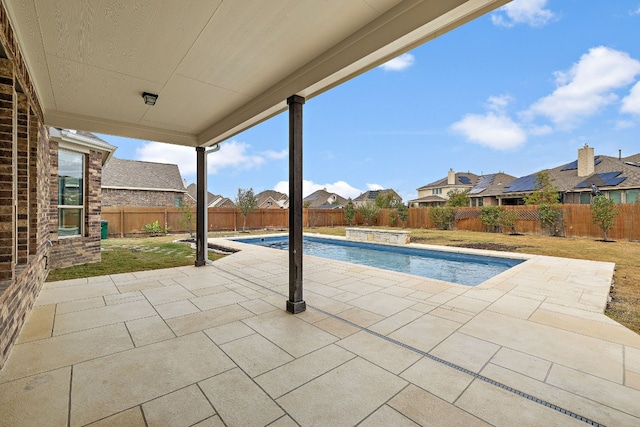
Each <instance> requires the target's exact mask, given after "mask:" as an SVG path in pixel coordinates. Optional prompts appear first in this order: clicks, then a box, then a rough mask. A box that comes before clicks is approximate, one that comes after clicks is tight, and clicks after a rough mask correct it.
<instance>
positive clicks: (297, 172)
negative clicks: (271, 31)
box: [287, 95, 307, 314]
mask: <svg viewBox="0 0 640 427" xmlns="http://www.w3.org/2000/svg"><path fill="white" fill-rule="evenodd" d="M287 104H288V105H289V300H288V301H287V311H288V312H290V313H293V314H296V313H301V312H303V311H305V310H306V308H307V306H306V304H305V302H304V300H303V299H302V105H303V104H304V98H303V97H301V96H298V95H293V96H291V97H289V98H288V99H287Z"/></svg>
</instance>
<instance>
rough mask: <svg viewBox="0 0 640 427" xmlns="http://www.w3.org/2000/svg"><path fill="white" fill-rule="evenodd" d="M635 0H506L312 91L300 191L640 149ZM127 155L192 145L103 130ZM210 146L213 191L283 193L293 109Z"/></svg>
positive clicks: (408, 187)
mask: <svg viewBox="0 0 640 427" xmlns="http://www.w3.org/2000/svg"><path fill="white" fill-rule="evenodd" d="M639 40H640V0H615V1H611V0H589V1H584V0H514V1H513V2H511V3H509V4H507V5H506V6H505V7H503V8H501V9H498V10H497V11H496V12H493V13H490V14H488V15H485V16H483V17H481V18H479V19H476V20H474V21H472V22H470V23H468V24H466V25H464V26H462V27H460V28H457V29H455V30H453V31H452V32H449V33H447V34H445V35H443V36H441V37H439V38H437V39H435V40H433V41H431V42H429V43H427V44H425V45H423V46H421V47H419V48H417V49H414V50H413V51H411V52H409V53H408V54H405V55H402V56H401V57H399V58H396V59H395V60H393V61H391V62H390V63H388V64H385V65H384V66H382V67H378V68H376V69H373V70H371V71H369V72H368V73H366V74H363V75H361V76H360V77H357V78H355V79H353V80H351V81H349V82H347V83H345V84H343V85H341V86H339V87H337V88H335V89H332V90H330V91H329V92H326V93H324V94H322V95H320V96H318V97H315V98H312V99H310V100H308V101H307V103H306V104H305V106H304V166H303V175H304V180H305V183H304V184H305V185H304V195H305V196H306V195H307V194H310V193H311V192H313V191H315V190H317V189H320V188H326V189H327V190H329V191H333V192H337V193H338V194H341V195H342V196H344V197H357V196H358V195H359V194H360V192H362V191H366V190H368V189H379V188H393V189H395V190H396V191H397V192H398V193H399V194H400V195H401V196H402V197H403V199H404V200H405V201H407V200H410V199H412V198H415V197H417V191H416V189H417V188H418V187H420V186H422V185H425V184H427V183H430V182H432V181H435V180H437V179H440V178H443V177H445V176H446V174H447V171H448V170H449V168H453V169H454V170H455V171H457V172H461V171H470V172H473V173H476V174H488V173H495V172H505V173H508V174H511V175H514V176H518V177H519V176H523V175H528V174H530V173H533V172H536V171H538V170H541V169H545V168H549V167H555V166H558V165H561V164H563V163H568V162H570V161H573V160H575V159H576V158H577V150H578V148H580V147H582V146H583V145H584V144H585V143H588V144H589V145H590V146H592V147H594V148H595V153H596V155H598V154H600V155H609V156H617V155H618V150H622V155H623V156H628V155H631V154H635V153H638V152H640V43H639V42H638V41H639ZM100 136H101V137H102V138H103V139H105V140H106V141H108V142H110V143H112V144H114V145H116V146H117V147H118V149H117V151H116V153H115V156H116V157H118V158H122V159H134V160H145V161H153V162H162V163H177V164H178V166H179V167H180V171H181V173H182V176H183V178H184V179H186V180H187V181H188V182H194V181H195V169H196V162H195V150H194V149H193V148H185V147H178V146H172V145H167V144H161V143H157V142H151V141H140V140H132V139H125V138H119V137H113V136H109V135H100ZM221 147H222V148H221V150H220V151H218V152H217V153H213V154H210V155H209V157H208V159H209V170H208V177H209V179H208V186H209V191H210V192H212V193H215V194H222V195H224V196H227V197H230V198H232V199H233V198H234V197H235V195H236V193H237V189H238V188H249V187H251V188H253V189H254V191H255V192H259V191H262V190H269V189H276V190H279V191H282V192H284V193H286V192H287V191H288V185H287V179H288V152H287V151H288V150H287V147H288V117H287V114H286V113H284V114H281V115H279V116H276V117H274V118H272V119H271V120H269V121H267V122H264V123H262V124H260V125H258V126H255V127H253V128H251V129H249V130H247V131H245V132H243V133H241V134H239V135H236V136H235V137H233V138H232V139H230V140H228V141H226V142H224V143H223V144H222V146H221Z"/></svg>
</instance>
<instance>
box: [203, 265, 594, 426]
mask: <svg viewBox="0 0 640 427" xmlns="http://www.w3.org/2000/svg"><path fill="white" fill-rule="evenodd" d="M216 268H219V267H217V266H216ZM220 270H222V271H224V272H225V273H227V274H231V275H233V276H235V277H237V278H239V279H242V280H245V281H247V282H250V283H252V284H254V285H256V286H259V287H261V288H262V289H266V290H268V291H271V292H273V293H274V294H276V295H280V296H282V297H284V298H287V296H286V295H285V294H282V293H280V292H277V291H274V290H273V289H271V288H268V287H266V286H263V285H261V284H260V283H256V282H254V281H252V280H249V279H246V278H244V277H240V276H238V275H237V274H235V273H232V272H230V271H227V270H223V269H222V268H220ZM307 307H310V308H313V309H314V310H316V311H318V312H320V313H322V314H324V315H326V316H329V317H331V318H333V319H336V320H339V321H341V322H343V323H346V324H348V325H350V326H353V327H354V328H356V329H359V330H361V331H364V332H367V333H369V334H371V335H374V336H376V337H378V338H381V339H383V340H385V341H387V342H390V343H392V344H395V345H398V346H400V347H403V348H406V349H407V350H410V351H412V352H414V353H417V354H419V355H421V356H424V357H427V358H429V359H431V360H433V361H435V362H438V363H441V364H443V365H446V366H448V367H450V368H453V369H455V370H457V371H460V372H463V373H465V374H467V375H470V376H472V377H473V378H476V379H478V380H480V381H484V382H486V383H488V384H491V385H493V386H496V387H499V388H501V389H503V390H505V391H508V392H509V393H513V394H515V395H518V396H520V397H523V398H525V399H527V400H530V401H532V402H535V403H538V404H540V405H542V406H545V407H547V408H549V409H553V410H554V411H557V412H560V413H561V414H564V415H567V416H569V417H571V418H574V419H576V420H578V421H582V422H584V423H585V424H587V425H590V426H596V427H605V425H604V424H600V423H598V422H596V421H593V420H592V419H589V418H587V417H584V416H582V415H580V414H576V413H575V412H572V411H569V410H568V409H564V408H562V407H560V406H558V405H554V404H553V403H550V402H547V401H546V400H543V399H539V398H537V397H535V396H532V395H530V394H529V393H525V392H523V391H520V390H518V389H515V388H513V387H510V386H508V385H506V384H503V383H501V382H499V381H495V380H492V379H491V378H489V377H485V376H484V375H481V374H478V373H476V372H473V371H471V370H469V369H467V368H464V367H462V366H460V365H456V364H455V363H451V362H449V361H446V360H444V359H441V358H439V357H437V356H434V355H432V354H429V353H427V352H424V351H422V350H420V349H417V348H415V347H412V346H410V345H407V344H405V343H403V342H401V341H398V340H394V339H393V338H389V337H387V336H385V335H382V334H380V333H378V332H375V331H372V330H370V329H367V328H363V327H362V326H360V325H357V324H355V323H353V322H351V321H349V320H347V319H343V318H342V317H340V316H336V315H335V314H331V313H329V312H326V311H324V310H322V309H319V308H316V307H313V306H310V305H308V304H307Z"/></svg>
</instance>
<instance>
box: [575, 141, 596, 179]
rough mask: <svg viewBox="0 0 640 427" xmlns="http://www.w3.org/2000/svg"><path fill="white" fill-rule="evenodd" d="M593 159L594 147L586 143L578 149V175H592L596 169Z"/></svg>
mask: <svg viewBox="0 0 640 427" xmlns="http://www.w3.org/2000/svg"><path fill="white" fill-rule="evenodd" d="M593 161H594V159H593V147H589V145H588V144H584V147H582V148H580V149H578V176H589V175H591V174H592V173H593V172H594V170H595V167H594V165H593Z"/></svg>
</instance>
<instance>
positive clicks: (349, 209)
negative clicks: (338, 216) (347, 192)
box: [344, 198, 356, 225]
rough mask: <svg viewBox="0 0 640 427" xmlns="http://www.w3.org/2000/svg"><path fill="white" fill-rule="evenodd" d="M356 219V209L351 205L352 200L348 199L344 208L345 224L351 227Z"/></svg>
mask: <svg viewBox="0 0 640 427" xmlns="http://www.w3.org/2000/svg"><path fill="white" fill-rule="evenodd" d="M355 217H356V208H355V206H354V205H353V200H351V198H349V201H348V202H347V206H345V207H344V219H345V220H346V221H347V224H349V225H352V224H353V219H354V218H355Z"/></svg>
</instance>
